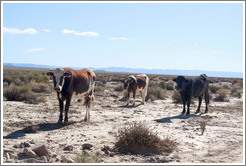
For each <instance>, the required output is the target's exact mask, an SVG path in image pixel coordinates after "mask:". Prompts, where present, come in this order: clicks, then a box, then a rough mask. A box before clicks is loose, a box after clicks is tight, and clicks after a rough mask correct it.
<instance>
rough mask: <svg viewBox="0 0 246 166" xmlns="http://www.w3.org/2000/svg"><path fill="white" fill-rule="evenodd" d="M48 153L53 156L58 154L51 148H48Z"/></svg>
mask: <svg viewBox="0 0 246 166" xmlns="http://www.w3.org/2000/svg"><path fill="white" fill-rule="evenodd" d="M48 154H49V156H51V157H57V154H56V153H55V152H52V151H51V150H50V149H48Z"/></svg>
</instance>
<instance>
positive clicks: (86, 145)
mask: <svg viewBox="0 0 246 166" xmlns="http://www.w3.org/2000/svg"><path fill="white" fill-rule="evenodd" d="M92 147H93V145H92V144H83V145H82V149H83V150H86V149H87V150H91V148H92Z"/></svg>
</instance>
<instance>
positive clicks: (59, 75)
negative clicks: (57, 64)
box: [47, 68, 72, 92]
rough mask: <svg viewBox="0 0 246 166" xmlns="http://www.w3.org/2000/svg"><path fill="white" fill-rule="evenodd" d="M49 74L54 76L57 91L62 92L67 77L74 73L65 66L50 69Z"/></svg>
mask: <svg viewBox="0 0 246 166" xmlns="http://www.w3.org/2000/svg"><path fill="white" fill-rule="evenodd" d="M47 75H49V76H52V77H53V82H54V89H55V91H56V92H61V91H62V87H63V85H64V82H65V78H71V76H72V74H71V73H70V72H69V71H64V69H63V68H57V69H55V70H54V71H50V72H48V73H47Z"/></svg>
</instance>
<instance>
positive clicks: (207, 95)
mask: <svg viewBox="0 0 246 166" xmlns="http://www.w3.org/2000/svg"><path fill="white" fill-rule="evenodd" d="M200 77H201V78H202V80H203V81H204V83H205V102H206V103H207V104H209V103H210V101H209V98H210V97H209V80H208V77H207V75H206V74H202V75H200Z"/></svg>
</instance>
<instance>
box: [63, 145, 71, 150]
mask: <svg viewBox="0 0 246 166" xmlns="http://www.w3.org/2000/svg"><path fill="white" fill-rule="evenodd" d="M63 150H67V151H73V146H72V145H67V146H65V147H64V149H63Z"/></svg>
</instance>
